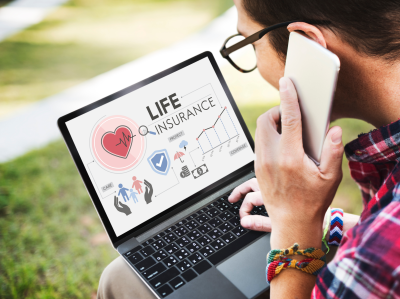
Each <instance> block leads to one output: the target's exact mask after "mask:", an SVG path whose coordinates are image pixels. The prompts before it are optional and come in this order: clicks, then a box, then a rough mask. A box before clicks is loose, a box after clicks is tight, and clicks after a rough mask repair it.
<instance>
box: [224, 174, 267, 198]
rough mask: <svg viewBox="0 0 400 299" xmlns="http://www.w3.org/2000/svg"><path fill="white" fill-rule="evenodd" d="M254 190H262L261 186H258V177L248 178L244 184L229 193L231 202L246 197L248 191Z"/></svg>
mask: <svg viewBox="0 0 400 299" xmlns="http://www.w3.org/2000/svg"><path fill="white" fill-rule="evenodd" d="M252 191H260V187H259V186H258V182H257V179H256V178H253V179H251V180H248V181H247V182H244V183H243V184H241V185H239V186H237V187H236V188H235V189H234V190H233V191H232V193H231V195H229V197H228V200H229V201H230V202H237V201H239V200H240V199H242V198H244V197H245V196H246V194H247V193H249V192H252Z"/></svg>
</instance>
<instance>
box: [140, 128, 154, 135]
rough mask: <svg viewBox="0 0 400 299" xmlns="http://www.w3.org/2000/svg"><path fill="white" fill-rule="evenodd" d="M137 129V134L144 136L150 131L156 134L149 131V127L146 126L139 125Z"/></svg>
mask: <svg viewBox="0 0 400 299" xmlns="http://www.w3.org/2000/svg"><path fill="white" fill-rule="evenodd" d="M138 131H139V134H140V135H142V136H146V135H147V134H148V133H150V134H151V135H156V133H155V132H152V131H149V129H148V128H147V127H146V126H140V127H139V130H138Z"/></svg>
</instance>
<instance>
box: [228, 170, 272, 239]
mask: <svg viewBox="0 0 400 299" xmlns="http://www.w3.org/2000/svg"><path fill="white" fill-rule="evenodd" d="M241 198H244V200H243V203H242V206H241V207H240V211H239V214H240V219H241V220H240V224H241V225H242V226H243V227H244V228H247V229H251V230H257V231H263V232H270V231H271V220H270V219H269V217H266V216H261V215H251V214H250V212H251V211H252V210H253V208H254V207H255V206H263V205H264V202H263V199H262V197H261V192H260V187H259V186H258V182H257V179H256V178H253V179H251V180H249V181H247V182H244V183H243V184H241V185H239V186H238V187H236V188H235V189H234V190H233V192H232V194H231V195H230V196H229V198H228V200H229V201H230V202H232V203H235V202H237V201H239V200H240V199H241Z"/></svg>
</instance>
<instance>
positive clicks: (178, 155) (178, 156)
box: [174, 152, 185, 163]
mask: <svg viewBox="0 0 400 299" xmlns="http://www.w3.org/2000/svg"><path fill="white" fill-rule="evenodd" d="M184 155H185V154H184V153H182V152H176V154H175V155H174V161H175V160H176V159H179V160H180V161H181V162H182V163H183V162H185V161H182V159H181V157H182V156H184Z"/></svg>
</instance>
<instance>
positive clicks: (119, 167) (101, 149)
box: [91, 115, 146, 172]
mask: <svg viewBox="0 0 400 299" xmlns="http://www.w3.org/2000/svg"><path fill="white" fill-rule="evenodd" d="M138 129H139V126H138V124H137V123H136V122H134V121H133V120H132V119H130V118H128V117H126V116H123V115H113V116H109V117H107V118H105V119H103V120H101V121H100V123H99V124H98V125H97V126H96V128H95V129H94V131H93V134H92V137H91V147H92V152H93V156H94V158H95V159H96V160H97V162H98V163H99V164H100V165H101V166H103V167H104V168H106V169H108V170H111V171H115V172H122V171H127V170H129V169H132V168H133V167H135V166H136V165H138V164H139V163H140V161H141V160H142V158H143V155H144V152H145V149H146V138H145V137H144V136H142V135H140V134H138Z"/></svg>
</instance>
